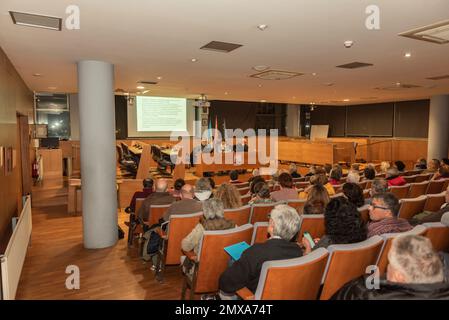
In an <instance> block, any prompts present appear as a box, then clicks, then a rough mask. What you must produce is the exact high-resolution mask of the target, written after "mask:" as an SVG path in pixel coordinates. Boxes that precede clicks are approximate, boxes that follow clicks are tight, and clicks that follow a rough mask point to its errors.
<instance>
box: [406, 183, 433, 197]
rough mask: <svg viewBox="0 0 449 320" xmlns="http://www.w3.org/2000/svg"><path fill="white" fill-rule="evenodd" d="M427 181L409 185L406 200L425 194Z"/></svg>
mask: <svg viewBox="0 0 449 320" xmlns="http://www.w3.org/2000/svg"><path fill="white" fill-rule="evenodd" d="M428 186H429V181H423V182H417V183H410V189H409V190H408V195H407V198H416V197H419V196H422V195H424V194H426V191H427V187H428Z"/></svg>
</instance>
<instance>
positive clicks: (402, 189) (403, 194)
mask: <svg viewBox="0 0 449 320" xmlns="http://www.w3.org/2000/svg"><path fill="white" fill-rule="evenodd" d="M409 189H410V185H409V184H405V185H403V186H397V187H394V186H393V187H389V188H388V190H389V192H391V193H392V194H394V195H395V196H396V198H398V199H399V200H400V199H403V198H407V195H408V190H409Z"/></svg>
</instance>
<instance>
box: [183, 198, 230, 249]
mask: <svg viewBox="0 0 449 320" xmlns="http://www.w3.org/2000/svg"><path fill="white" fill-rule="evenodd" d="M201 205H202V211H203V216H202V217H201V218H200V222H199V223H198V224H197V225H196V226H195V228H194V229H193V230H192V231H191V232H190V233H189V234H188V235H187V236H186V237H185V238H184V239H183V240H182V242H181V248H182V250H184V251H185V252H188V251H192V250H193V251H194V252H195V253H198V246H199V244H200V240H201V237H202V236H203V233H204V231H206V230H209V231H210V230H226V229H231V228H234V227H235V223H234V222H232V221H230V220H227V219H226V218H224V207H223V202H222V201H221V200H218V199H215V198H213V199H208V200H206V201H203V202H202V203H201ZM200 211H201V210H200Z"/></svg>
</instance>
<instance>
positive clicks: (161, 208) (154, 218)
mask: <svg viewBox="0 0 449 320" xmlns="http://www.w3.org/2000/svg"><path fill="white" fill-rule="evenodd" d="M170 206H171V204H163V205H151V207H150V217H149V218H148V221H147V222H146V223H145V224H147V225H149V226H152V225H153V224H155V223H159V219H161V218H162V216H163V215H164V213H165V212H166V211H167V210H168V208H169V207H170Z"/></svg>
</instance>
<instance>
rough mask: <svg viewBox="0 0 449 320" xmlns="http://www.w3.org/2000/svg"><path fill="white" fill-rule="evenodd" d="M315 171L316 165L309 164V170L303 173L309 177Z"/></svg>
mask: <svg viewBox="0 0 449 320" xmlns="http://www.w3.org/2000/svg"><path fill="white" fill-rule="evenodd" d="M315 173H316V166H313V165H312V166H310V167H309V172H307V174H306V175H305V176H306V177H311V176H313V175H315Z"/></svg>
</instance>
